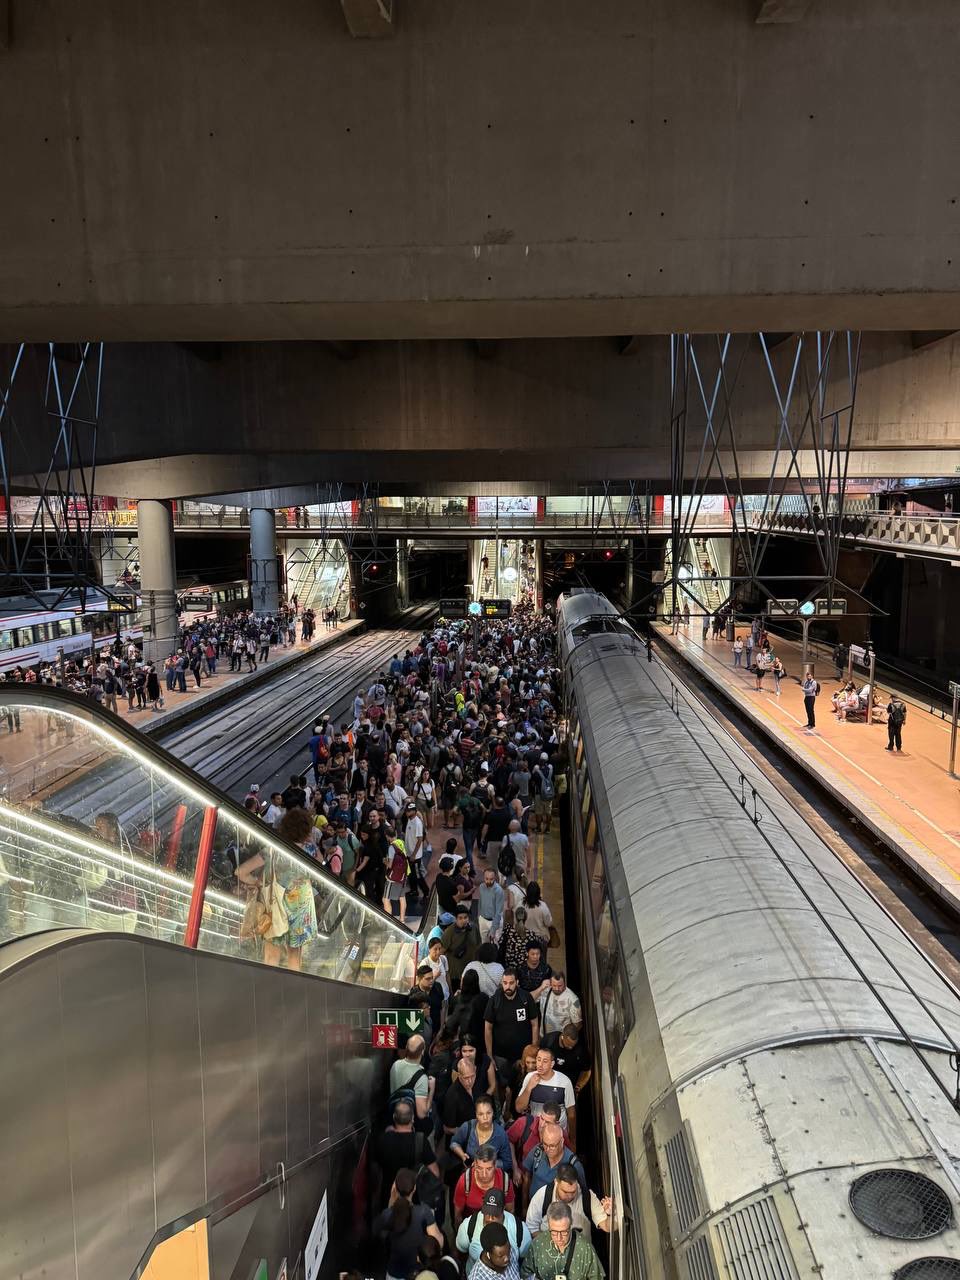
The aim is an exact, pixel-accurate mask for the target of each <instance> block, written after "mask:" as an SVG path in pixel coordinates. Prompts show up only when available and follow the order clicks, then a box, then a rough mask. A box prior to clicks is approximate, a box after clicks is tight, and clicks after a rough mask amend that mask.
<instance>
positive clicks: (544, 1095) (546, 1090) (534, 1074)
mask: <svg viewBox="0 0 960 1280" xmlns="http://www.w3.org/2000/svg"><path fill="white" fill-rule="evenodd" d="M548 1102H556V1103H558V1104H559V1106H560V1107H561V1108H562V1110H561V1113H560V1121H561V1124H562V1123H563V1119H564V1117H566V1121H567V1132H568V1133H569V1134H570V1142H571V1145H572V1146H573V1149H574V1151H576V1149H577V1098H576V1094H575V1093H574V1091H573V1081H572V1080H571V1079H570V1077H569V1076H565V1075H564V1074H563V1072H562V1071H558V1070H557V1069H556V1067H555V1065H554V1057H553V1050H552V1049H544V1048H543V1047H541V1048H539V1049H538V1050H537V1066H536V1070H535V1071H528V1072H527V1074H526V1075H525V1076H524V1078H523V1084H522V1085H521V1086H520V1093H519V1094H518V1096H517V1099H516V1101H515V1102H514V1104H513V1108H514V1110H515V1111H517V1112H519V1113H520V1114H521V1115H522V1114H524V1113H525V1112H526V1111H528V1110H529V1112H530V1114H531V1115H532V1116H539V1115H542V1114H543V1108H544V1106H545V1104H546V1103H548Z"/></svg>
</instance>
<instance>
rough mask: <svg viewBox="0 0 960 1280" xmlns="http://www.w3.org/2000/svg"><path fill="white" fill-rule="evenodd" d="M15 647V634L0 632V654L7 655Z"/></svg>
mask: <svg viewBox="0 0 960 1280" xmlns="http://www.w3.org/2000/svg"><path fill="white" fill-rule="evenodd" d="M13 647H14V633H13V632H12V631H0V653H6V652H8V651H9V650H10V649H12V648H13Z"/></svg>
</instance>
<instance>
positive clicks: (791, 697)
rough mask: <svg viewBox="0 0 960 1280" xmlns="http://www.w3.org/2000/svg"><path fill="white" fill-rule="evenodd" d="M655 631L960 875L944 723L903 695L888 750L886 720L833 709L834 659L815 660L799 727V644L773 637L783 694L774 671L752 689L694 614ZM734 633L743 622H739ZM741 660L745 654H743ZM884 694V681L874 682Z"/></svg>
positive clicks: (950, 873)
mask: <svg viewBox="0 0 960 1280" xmlns="http://www.w3.org/2000/svg"><path fill="white" fill-rule="evenodd" d="M657 630H658V631H659V633H660V635H661V637H662V638H663V639H665V640H668V641H670V643H672V644H673V645H675V646H676V647H677V648H678V649H679V650H680V651H681V652H687V653H688V654H689V655H690V656H691V657H692V658H694V659H699V660H700V662H701V663H702V664H703V665H704V667H705V669H706V670H707V671H708V672H710V673H711V674H712V675H714V676H719V677H721V678H722V679H723V681H724V683H725V685H726V686H727V687H729V688H732V689H734V690H736V693H737V695H738V701H741V702H743V703H744V704H746V705H747V706H750V707H752V708H753V709H754V711H756V712H757V713H758V714H759V715H760V716H762V717H765V718H766V719H767V720H768V721H769V722H771V724H772V725H773V726H774V727H775V728H776V729H777V730H778V731H779V732H780V734H781V735H783V736H785V738H786V739H787V740H788V741H789V743H790V745H791V747H792V748H793V750H794V751H795V752H796V753H797V754H799V755H802V756H804V757H806V759H807V760H808V762H810V763H811V764H812V765H813V767H814V769H818V768H826V769H829V770H831V771H832V772H833V773H834V774H836V775H839V776H840V777H841V778H842V779H843V780H844V783H845V785H846V786H848V787H850V788H851V790H852V792H855V793H859V795H860V796H862V797H864V798H865V799H866V800H867V801H869V802H870V804H871V805H872V807H873V808H874V809H875V810H879V811H880V812H881V813H882V814H883V815H884V816H885V818H886V819H887V821H888V822H889V824H890V825H891V826H892V827H893V828H895V829H897V830H899V831H900V832H901V833H903V834H904V835H905V836H906V837H907V838H908V839H910V840H911V841H913V842H914V843H915V844H917V845H919V846H921V848H922V849H923V850H925V851H926V852H927V853H928V854H929V855H932V857H933V858H935V859H936V860H937V862H938V863H939V864H941V867H942V869H943V872H944V876H945V877H946V878H948V879H950V880H952V881H953V882H954V885H953V887H954V889H956V888H957V887H958V883H957V882H960V783H958V782H957V780H956V779H954V778H951V777H950V775H949V773H948V771H947V768H948V758H949V754H948V753H949V748H950V726H949V723H948V722H945V721H943V720H940V719H938V718H937V717H935V716H932V715H931V714H930V713H929V712H928V711H927V710H926V709H925V708H923V707H919V706H917V705H915V704H913V703H911V702H910V701H909V700H908V702H907V705H908V713H907V721H906V724H905V725H904V728H903V751H902V753H900V754H897V753H896V752H891V751H886V750H885V747H886V745H887V729H886V725H882V724H871V725H865V724H863V723H862V722H860V721H858V722H850V723H841V722H840V721H838V720H837V717H836V716H835V715H834V714H833V713H832V704H831V701H830V697H831V695H832V694H833V692H834V691H835V690H836V689H837V688H838V685H839V682H838V681H837V679H836V669H835V668H834V667H833V665H832V664H827V665H826V666H824V664H823V663H822V662H819V663H818V664H817V673H816V674H817V679H818V680H819V681H820V685H821V690H822V692H821V694H820V696H819V697H818V699H817V707H816V718H817V729H816V733H815V734H807V733H805V732H803V726H804V725H805V724H806V715H805V713H804V709H803V694H802V693H801V691H800V686H799V683H798V679H797V677H799V675H800V646H799V645H797V644H793V643H791V642H790V641H786V640H780V639H774V640H773V641H772V643H773V645H774V651H775V652H776V653H778V654H779V656H780V659H781V661H782V662H783V664H784V666H785V667H786V669H787V672H788V678H787V679H785V680H784V681H783V682H782V685H781V695H780V697H779V698H777V697H775V695H774V684H773V677H772V676H771V675H770V674H769V673H768V674H767V676H766V677H765V679H764V682H763V691H762V692H761V693H756V692H755V691H754V686H755V680H754V677H753V675H752V673H751V672H749V671H748V670H747V669H746V666H744V667H742V668H736V667H734V666H733V652H732V645H731V643H730V642H728V641H725V640H713V639H708V640H707V641H706V643H705V644H704V643H702V642H701V637H700V627H699V621H698V620H694V621H692V622H691V623H690V626H689V627H687V628H685V627H681V628H680V634H679V635H676V636H673V635H671V634H670V628H669V627H668V626H659V627H658V628H657ZM738 630H739V634H740V635H746V629H744V628H739V629H738ZM744 662H746V655H744ZM878 687H879V689H880V692H881V695H882V696H883V697H884V699H886V698H887V697H888V696H889V694H890V689H889V687H888V686H887V687H884V686H883V685H880V686H878Z"/></svg>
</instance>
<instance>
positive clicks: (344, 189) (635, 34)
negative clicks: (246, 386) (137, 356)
mask: <svg viewBox="0 0 960 1280" xmlns="http://www.w3.org/2000/svg"><path fill="white" fill-rule="evenodd" d="M756 8H757V6H756V0H682V3H676V0H566V2H564V3H559V2H558V0H524V2H523V3H522V4H517V3H516V0H487V2H486V3H483V4H478V3H476V0H444V2H443V3H432V4H431V3H424V2H423V0H397V14H398V25H397V35H396V37H395V38H394V39H391V40H386V41H363V40H352V39H351V38H350V36H349V35H348V33H347V29H346V25H345V23H344V21H343V15H342V11H341V6H340V4H339V2H338V0H282V2H281V3H279V4H275V5H264V4H262V3H261V2H260V0H206V2H205V3H204V4H202V5H198V4H197V3H196V0H166V2H165V3H164V4H131V3H129V0H29V3H28V2H27V0H23V2H20V0H17V2H16V3H14V4H13V6H12V10H13V27H12V41H11V43H10V46H9V48H8V49H7V50H5V51H3V52H0V59H2V74H0V154H2V156H3V187H4V198H3V200H2V201H0V336H2V337H6V338H9V339H18V338H21V337H28V338H32V339H40V340H45V339H48V338H68V339H75V338H79V337H84V338H90V337H107V338H111V339H127V340H129V339H145V338H158V337H159V338H179V339H183V338H265V337H271V338H278V337H286V338H303V337H329V338H345V337H399V336H488V335H510V334H514V335H532V334H552V335H568V334H583V333H607V334H617V333H638V332H639V333H642V332H668V331H670V330H674V329H683V328H687V329H698V330H707V331H709V330H713V329H717V328H737V329H741V330H745V329H752V328H765V329H778V330H779V329H784V330H790V329H794V328H801V327H803V328H811V327H815V326H817V325H819V326H822V327H826V326H838V327H839V326H843V325H856V326H860V327H864V328H871V327H873V328H941V327H943V328H949V327H955V326H957V325H958V324H960V288H958V282H960V204H958V203H957V201H958V199H960V189H958V186H957V183H956V121H957V118H958V113H960V77H958V76H957V74H956V69H957V65H958V62H960V24H958V23H957V15H956V5H955V0H840V2H838V0H812V3H811V4H810V5H809V9H808V14H807V16H806V18H805V20H804V21H802V22H797V23H790V24H784V25H757V24H756V23H755V22H754V20H753V19H754V17H755V14H756Z"/></svg>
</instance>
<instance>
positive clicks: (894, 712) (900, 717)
mask: <svg viewBox="0 0 960 1280" xmlns="http://www.w3.org/2000/svg"><path fill="white" fill-rule="evenodd" d="M889 718H890V723H891V724H903V722H904V720H906V718H907V708H906V707H905V706H904V704H903V703H902V702H901V701H900V699H899V698H898V699H897V700H896V702H892V703H891V704H890V713H889Z"/></svg>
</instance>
